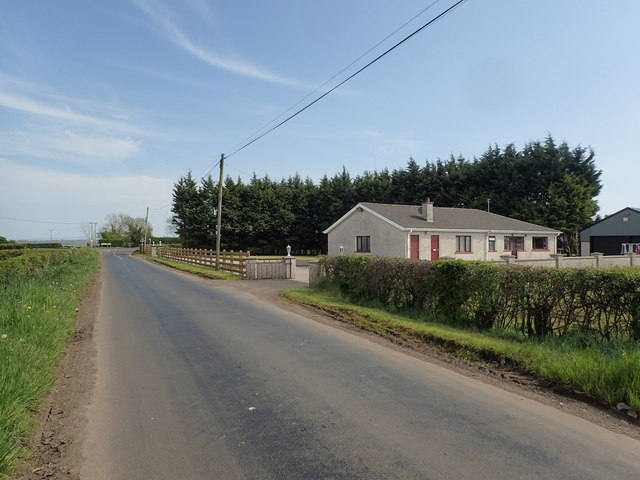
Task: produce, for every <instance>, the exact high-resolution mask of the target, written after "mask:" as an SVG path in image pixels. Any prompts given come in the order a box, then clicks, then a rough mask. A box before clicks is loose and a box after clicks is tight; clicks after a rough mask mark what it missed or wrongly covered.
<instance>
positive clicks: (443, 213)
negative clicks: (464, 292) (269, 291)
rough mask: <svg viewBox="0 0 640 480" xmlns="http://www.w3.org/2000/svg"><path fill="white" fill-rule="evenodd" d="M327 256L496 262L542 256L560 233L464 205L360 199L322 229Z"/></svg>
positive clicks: (551, 249) (552, 248) (553, 249)
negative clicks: (419, 204)
mask: <svg viewBox="0 0 640 480" xmlns="http://www.w3.org/2000/svg"><path fill="white" fill-rule="evenodd" d="M324 233H326V234H327V235H328V242H329V248H328V253H329V255H339V254H342V253H345V254H356V255H378V256H383V257H399V258H417V259H424V260H438V259H440V258H444V257H447V258H461V259H465V260H484V261H498V260H500V259H501V258H500V257H501V256H503V255H509V254H511V255H514V256H516V257H517V258H520V259H527V260H528V259H544V258H549V256H550V254H553V253H556V245H557V243H556V242H557V237H558V235H559V234H560V233H561V232H558V231H555V230H552V229H550V228H546V227H542V226H540V225H535V224H533V223H527V222H523V221H520V220H515V219H512V218H509V217H504V216H502V215H496V214H495V213H489V212H485V211H483V210H476V209H469V208H447V207H434V205H433V203H432V202H431V201H430V200H429V199H428V198H427V200H426V202H425V203H423V204H422V206H416V205H389V204H380V203H365V202H363V203H359V204H357V205H356V206H355V207H353V208H352V209H351V210H349V211H348V212H347V213H346V214H345V215H344V216H343V217H342V218H340V219H339V220H338V221H336V222H335V223H334V224H333V225H331V226H330V227H329V228H327V229H326V230H325V231H324Z"/></svg>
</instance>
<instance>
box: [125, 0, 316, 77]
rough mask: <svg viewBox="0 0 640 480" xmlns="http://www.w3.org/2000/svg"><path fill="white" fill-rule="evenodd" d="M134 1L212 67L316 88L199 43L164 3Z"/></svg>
mask: <svg viewBox="0 0 640 480" xmlns="http://www.w3.org/2000/svg"><path fill="white" fill-rule="evenodd" d="M133 2H134V3H135V4H136V5H137V6H138V7H139V8H140V9H141V10H142V11H143V12H144V13H145V14H146V15H147V16H148V17H149V18H150V19H151V20H152V21H153V23H154V25H155V28H156V30H157V31H158V32H159V33H160V34H161V35H163V36H165V37H166V38H167V39H168V40H169V41H170V42H172V43H173V44H174V45H176V46H178V47H180V48H181V49H183V50H184V51H186V52H187V53H189V54H190V55H192V56H194V57H196V58H198V59H200V60H202V61H203V62H205V63H207V64H209V65H211V66H212V67H216V68H220V69H223V70H226V71H228V72H232V73H236V74H238V75H243V76H246V77H251V78H256V79H258V80H264V81H266V82H271V83H276V84H280V85H288V86H292V87H297V88H304V89H309V88H313V86H311V85H308V84H305V83H303V82H299V81H297V80H293V79H290V78H286V77H284V76H281V75H277V74H275V73H272V72H269V71H268V70H266V69H263V68H260V67H258V66H257V65H254V64H253V63H251V62H248V61H246V60H243V59H240V58H232V57H224V56H222V55H219V54H217V53H216V52H214V51H212V50H210V49H208V48H206V47H204V46H202V45H198V44H196V43H195V42H194V41H193V40H192V39H191V38H189V36H188V35H187V34H186V33H185V32H184V31H183V30H182V29H181V28H180V27H179V26H178V24H177V22H176V21H175V20H174V18H175V15H174V14H173V12H172V11H171V10H169V9H168V8H167V7H165V6H164V5H162V4H160V3H157V2H154V3H151V2H149V1H147V0H133ZM192 4H193V6H197V5H198V4H197V3H193V2H192ZM208 12H209V14H208V17H207V18H209V19H211V18H212V15H211V14H210V10H208Z"/></svg>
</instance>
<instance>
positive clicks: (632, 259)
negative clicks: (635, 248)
mask: <svg viewBox="0 0 640 480" xmlns="http://www.w3.org/2000/svg"><path fill="white" fill-rule="evenodd" d="M627 255H628V256H629V266H630V267H635V266H636V265H637V263H636V258H637V257H638V255H637V254H636V253H635V252H629V253H627Z"/></svg>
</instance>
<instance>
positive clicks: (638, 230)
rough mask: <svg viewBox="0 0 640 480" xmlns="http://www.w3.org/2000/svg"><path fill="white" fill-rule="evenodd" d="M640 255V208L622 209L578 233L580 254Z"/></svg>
mask: <svg viewBox="0 0 640 480" xmlns="http://www.w3.org/2000/svg"><path fill="white" fill-rule="evenodd" d="M594 252H599V253H604V254H605V255H621V254H623V253H630V252H635V253H640V208H631V207H627V208H623V209H622V210H620V211H619V212H616V213H614V214H613V215H609V216H608V217H605V218H603V219H602V220H600V221H598V222H596V223H594V224H593V225H591V226H590V227H587V228H585V229H583V230H581V231H580V254H581V255H582V256H586V255H591V254H592V253H594Z"/></svg>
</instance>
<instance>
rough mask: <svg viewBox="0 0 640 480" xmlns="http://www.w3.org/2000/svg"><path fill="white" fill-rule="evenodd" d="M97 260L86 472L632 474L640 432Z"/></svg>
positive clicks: (209, 290) (193, 282)
mask: <svg viewBox="0 0 640 480" xmlns="http://www.w3.org/2000/svg"><path fill="white" fill-rule="evenodd" d="M102 272H103V290H102V300H101V306H100V313H99V318H98V322H97V325H96V332H95V338H96V341H97V348H98V358H97V382H96V388H95V392H94V396H93V401H92V403H91V405H90V406H89V407H88V418H89V421H88V436H87V439H86V441H85V448H84V463H83V465H82V468H81V474H82V478H83V479H90V480H100V479H109V480H119V479H127V480H135V479H156V480H161V479H172V480H175V479H236V478H237V479H354V478H366V479H393V478H399V479H413V478H416V479H418V478H419V479H440V478H448V479H457V480H460V479H480V478H487V479H489V478H490V479H498V478H505V479H517V478H545V479H574V478H575V479H581V480H584V479H603V478H616V479H621V478H625V479H626V478H640V442H638V441H635V440H632V439H629V438H627V437H623V436H620V435H617V434H614V433H611V432H609V431H607V430H605V429H603V428H600V427H597V426H594V425H592V424H590V423H588V422H586V421H584V420H581V419H579V418H576V417H573V416H570V415H567V414H564V413H562V412H559V411H557V410H555V409H553V408H550V407H547V406H543V405H540V404H538V403H536V402H534V401H532V400H528V399H525V398H522V397H520V396H518V395H514V394H511V393H508V392H505V391H502V390H499V389H497V388H495V387H492V386H488V385H485V384H483V383H480V382H477V381H474V380H473V379H469V378H467V377H463V376H460V375H458V374H455V373H453V372H450V371H448V370H446V369H443V368H440V367H437V366H434V365H432V364H429V363H427V362H424V361H422V360H420V359H416V358H413V357H410V356H406V355H404V354H402V353H401V352H398V351H395V350H392V349H388V348H385V347H384V346H382V345H379V344H377V343H373V342H371V341H369V340H367V339H366V338H362V337H360V336H356V335H352V334H350V333H345V332H344V331H342V330H338V329H335V328H332V327H330V326H327V325H324V324H321V323H318V322H315V321H313V320H310V319H308V318H305V317H304V316H300V315H297V314H294V313H291V312H288V311H285V310H282V309H279V308H277V307H276V306H274V305H270V304H267V303H261V302H258V301H256V300H255V298H254V297H252V296H250V295H248V294H246V293H243V292H241V291H239V290H238V289H237V288H229V287H228V284H225V283H224V282H215V281H207V280H203V279H199V278H195V277H189V276H187V275H184V274H179V273H176V272H173V271H170V270H168V269H166V268H163V267H160V266H157V265H153V264H150V263H148V262H146V261H144V260H142V259H139V258H133V257H130V256H128V255H121V256H116V255H112V254H105V255H104V257H103V270H102ZM243 287H244V288H246V289H251V288H252V282H249V281H247V282H246V287H245V286H244V285H243Z"/></svg>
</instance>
